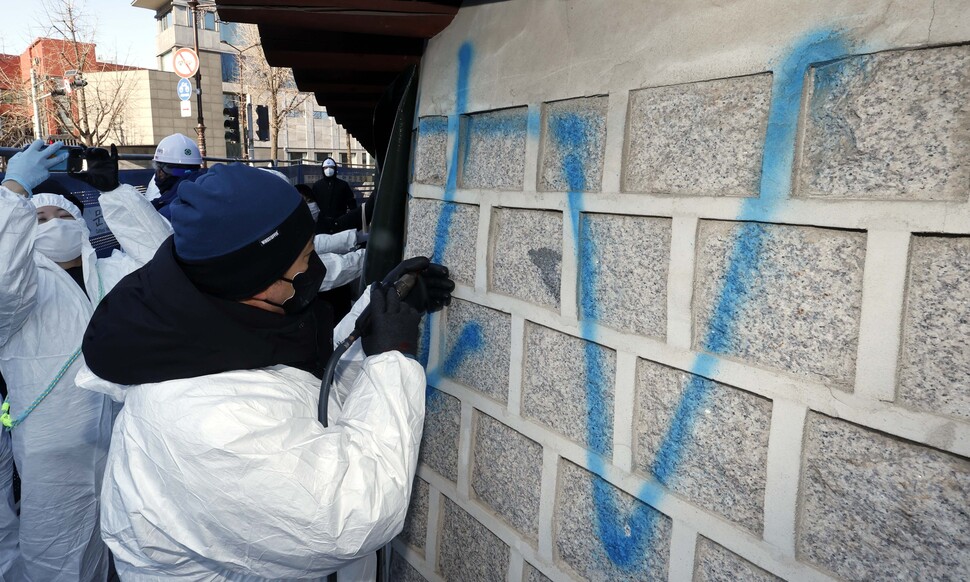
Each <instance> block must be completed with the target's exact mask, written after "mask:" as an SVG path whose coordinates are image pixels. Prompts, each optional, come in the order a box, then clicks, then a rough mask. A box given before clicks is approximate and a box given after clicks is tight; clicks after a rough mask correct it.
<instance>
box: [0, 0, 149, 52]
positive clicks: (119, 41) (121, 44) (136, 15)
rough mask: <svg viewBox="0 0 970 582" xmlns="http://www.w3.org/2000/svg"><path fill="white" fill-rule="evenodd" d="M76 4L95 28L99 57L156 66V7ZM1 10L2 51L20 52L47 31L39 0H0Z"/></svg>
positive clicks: (94, 0)
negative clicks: (151, 8)
mask: <svg viewBox="0 0 970 582" xmlns="http://www.w3.org/2000/svg"><path fill="white" fill-rule="evenodd" d="M49 1H52V2H54V3H59V2H60V1H61V0H49ZM74 4H75V6H76V8H79V9H80V10H81V12H82V13H83V14H84V15H85V16H86V17H87V19H88V24H91V25H94V27H95V29H96V30H95V37H94V38H95V42H96V43H97V45H98V60H103V61H109V62H119V63H122V64H125V65H132V66H136V67H146V68H152V69H154V68H156V61H155V31H156V27H155V13H154V12H153V11H151V10H145V9H143V8H134V7H132V6H131V1H130V0H74ZM0 14H2V15H3V17H2V18H0V52H3V53H8V54H18V55H19V54H20V53H22V52H23V51H24V50H25V49H26V48H27V46H29V45H30V43H31V42H32V41H33V39H35V38H37V37H39V36H44V35H45V33H46V28H45V27H44V26H42V25H41V24H40V22H41V21H43V20H46V16H45V14H46V13H45V11H44V7H43V5H42V3H41V2H40V1H36V0H0Z"/></svg>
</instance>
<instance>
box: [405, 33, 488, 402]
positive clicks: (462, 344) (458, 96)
mask: <svg viewBox="0 0 970 582" xmlns="http://www.w3.org/2000/svg"><path fill="white" fill-rule="evenodd" d="M473 58H474V49H473V48H472V45H471V44H469V43H467V42H466V43H464V44H463V45H462V46H461V48H460V49H459V51H458V78H457V87H456V89H455V114H453V115H450V116H449V117H448V126H447V127H448V129H447V130H448V132H449V133H450V134H451V135H452V137H453V139H452V143H453V145H452V150H451V155H450V156H449V158H450V162H449V165H448V179H447V182H446V183H445V192H444V201H445V204H443V205H442V209H441V213H440V214H439V215H438V221H437V224H436V225H435V236H434V249H433V250H432V254H431V260H432V261H434V262H438V263H440V262H442V261H443V260H444V255H445V249H446V248H447V246H448V239H449V233H450V231H451V223H452V219H453V217H454V213H455V205H454V204H452V203H451V202H452V201H453V200H454V199H455V191H456V190H457V189H458V150H459V148H458V130H459V128H460V125H461V124H460V121H461V115H462V114H463V113H464V112H465V111H466V109H467V107H468V80H469V77H470V74H471V64H472V59H473ZM439 126H440V123H439ZM419 127H420V125H419ZM432 328H433V322H432V319H431V317H426V318H425V323H424V329H423V333H422V336H421V346H420V348H419V358H420V362H421V365H422V366H425V368H427V365H428V357H429V355H430V351H431V333H432ZM484 347H485V338H484V334H483V333H482V328H481V325H480V324H479V323H478V322H475V321H472V322H469V323H468V324H466V325H465V326H464V327H463V328H462V330H461V332H460V333H459V335H458V339H457V341H456V342H455V345H454V346H452V349H451V351H450V352H449V353H448V355H447V356H446V357H445V359H444V363H443V364H442V366H441V368H440V369H435V370H430V371H429V372H428V384H429V385H428V389H427V391H426V393H425V395H426V400H427V403H428V407H429V408H430V409H431V410H432V411H434V410H435V409H436V405H437V403H436V400H437V399H436V398H435V395H437V394H438V392H436V391H433V390H431V385H433V384H437V383H438V380H440V378H441V375H442V373H444V374H445V375H454V373H455V372H456V371H457V370H458V369H459V368H460V367H461V365H462V363H463V362H465V361H467V359H468V358H469V357H470V356H471V355H473V354H475V353H477V352H479V351H481V350H482V349H483V348H484Z"/></svg>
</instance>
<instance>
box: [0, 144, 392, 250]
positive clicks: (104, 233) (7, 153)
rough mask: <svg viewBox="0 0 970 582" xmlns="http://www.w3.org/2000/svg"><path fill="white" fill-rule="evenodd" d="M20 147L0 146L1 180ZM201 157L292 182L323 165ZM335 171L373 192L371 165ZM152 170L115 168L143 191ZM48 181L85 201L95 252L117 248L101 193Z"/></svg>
mask: <svg viewBox="0 0 970 582" xmlns="http://www.w3.org/2000/svg"><path fill="white" fill-rule="evenodd" d="M21 151H23V148H9V147H0V160H2V161H3V162H4V163H3V171H2V172H0V181H2V180H3V173H4V172H6V160H7V159H9V158H10V157H12V156H14V155H15V154H17V153H18V152H21ZM153 157H154V155H153V154H132V153H124V154H118V159H119V161H125V162H150V161H151V160H152V158H153ZM204 159H205V160H206V161H207V162H214V163H234V162H240V163H245V164H249V165H252V166H257V167H269V168H273V169H275V170H278V171H279V172H282V173H283V174H285V175H286V176H287V177H288V178H289V179H290V181H291V182H292V183H293V184H309V185H312V184H314V183H315V182H316V181H317V180H320V179H321V178H322V177H323V168H322V166H320V165H319V164H312V163H311V164H306V163H303V162H304V160H269V159H267V160H243V159H237V158H217V157H212V156H206V157H205V158H204ZM338 172H339V174H338V175H339V176H340V177H341V178H342V179H344V180H346V181H347V182H348V183H349V184H350V185H351V187H353V188H354V190H355V191H356V192H357V201H358V204H359V203H360V202H361V201H362V200H366V199H367V198H368V197H369V196H370V195H371V194H372V193H373V191H374V185H375V184H376V181H377V177H376V169H375V168H374V167H373V166H341V167H340V168H339V170H338ZM154 173H155V172H154V170H152V169H151V168H135V169H122V170H120V171H119V172H118V178H119V180H120V181H121V183H122V184H131V185H132V186H135V187H136V188H138V189H139V190H141V191H144V189H145V186H147V185H148V182H149V181H150V180H151V179H152V176H154ZM51 181H53V182H56V183H57V184H58V185H59V186H60V190H62V191H66V192H70V193H71V194H73V195H75V196H77V197H78V199H79V200H80V201H81V203H82V204H84V219H85V221H86V222H87V223H88V228H89V230H90V231H91V244H92V246H93V247H94V248H95V250H96V251H97V252H98V256H107V255H109V254H110V253H111V251H112V249H115V248H118V241H117V240H116V239H115V237H114V235H113V234H111V231H110V230H108V227H107V225H106V224H105V222H104V219H103V218H102V217H101V206H100V204H99V203H98V197H100V195H101V193H100V192H98V191H97V190H94V189H93V188H91V186H90V185H88V184H87V183H85V182H82V181H81V180H78V179H77V178H75V177H73V176H72V175H71V174H69V173H66V172H53V173H51Z"/></svg>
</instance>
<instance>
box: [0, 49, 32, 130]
mask: <svg viewBox="0 0 970 582" xmlns="http://www.w3.org/2000/svg"><path fill="white" fill-rule="evenodd" d="M32 111H33V109H32V108H31V105H30V82H29V81H24V80H23V79H21V78H20V59H19V58H13V59H12V60H11V61H10V62H6V63H0V147H18V146H21V145H23V144H25V143H27V142H29V141H30V140H31V138H32V136H33V116H32V115H33V114H32Z"/></svg>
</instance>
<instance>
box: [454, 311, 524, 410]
mask: <svg viewBox="0 0 970 582" xmlns="http://www.w3.org/2000/svg"><path fill="white" fill-rule="evenodd" d="M445 333H446V337H445V355H444V364H443V366H442V368H443V371H444V374H445V375H446V376H448V377H449V378H451V379H453V380H455V381H456V382H460V383H462V384H464V385H466V386H469V387H471V388H474V389H475V390H478V391H479V392H481V393H483V394H485V395H486V396H488V397H489V398H492V399H494V400H497V401H499V402H501V403H503V404H504V403H506V402H508V399H509V352H510V349H511V344H512V316H510V315H509V314H508V313H502V312H501V311H496V310H494V309H489V308H488V307H483V306H481V305H478V304H476V303H471V302H469V301H463V300H461V299H453V300H452V302H451V305H450V306H449V307H448V312H447V327H446V331H445Z"/></svg>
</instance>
